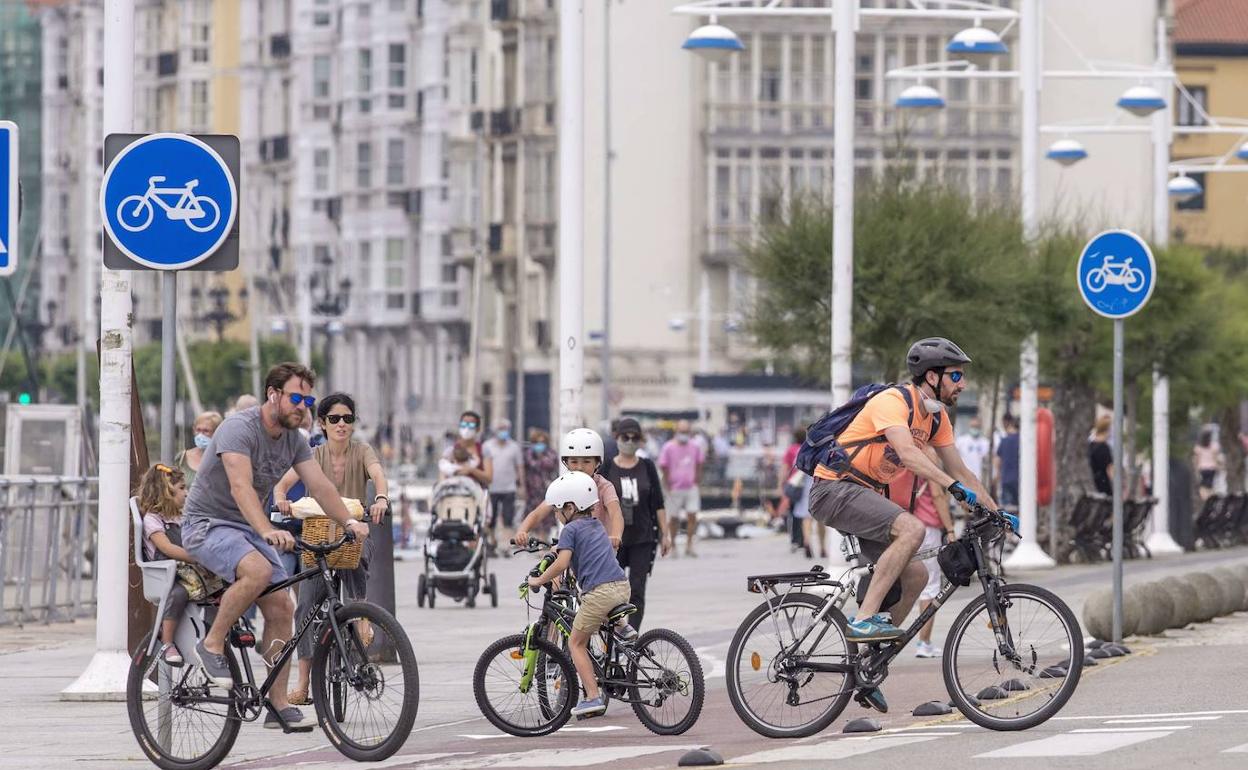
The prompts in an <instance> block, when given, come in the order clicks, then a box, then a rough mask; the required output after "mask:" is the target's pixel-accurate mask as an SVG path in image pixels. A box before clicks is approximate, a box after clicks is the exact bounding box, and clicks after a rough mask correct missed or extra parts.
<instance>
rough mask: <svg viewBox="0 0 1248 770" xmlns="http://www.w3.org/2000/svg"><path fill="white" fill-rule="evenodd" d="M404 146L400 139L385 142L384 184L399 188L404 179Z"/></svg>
mask: <svg viewBox="0 0 1248 770" xmlns="http://www.w3.org/2000/svg"><path fill="white" fill-rule="evenodd" d="M404 155H405V152H404V146H403V140H402V139H391V140H390V141H388V142H386V184H388V185H391V186H393V187H401V186H402V185H403V178H404V166H405V161H404Z"/></svg>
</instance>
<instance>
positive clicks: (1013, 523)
mask: <svg viewBox="0 0 1248 770" xmlns="http://www.w3.org/2000/svg"><path fill="white" fill-rule="evenodd" d="M997 513H999V514H1001V515H1002V516H1003V517H1004V518H1005V520H1006V522H1008V523H1009V525H1010V529H1012V530H1014V534H1016V535H1017V534H1018V533H1019V529H1018V517H1017V516H1015V515H1014V514H1012V513H1006V512H1005V511H997Z"/></svg>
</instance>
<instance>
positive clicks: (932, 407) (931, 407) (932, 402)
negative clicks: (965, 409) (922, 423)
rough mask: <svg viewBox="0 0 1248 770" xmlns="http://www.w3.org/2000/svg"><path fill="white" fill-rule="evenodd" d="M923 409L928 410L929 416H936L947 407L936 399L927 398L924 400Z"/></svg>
mask: <svg viewBox="0 0 1248 770" xmlns="http://www.w3.org/2000/svg"><path fill="white" fill-rule="evenodd" d="M923 408H924V409H926V410H927V413H928V414H936V413H937V412H939V411H940V410H941V409H944V408H945V405H944V404H942V403H941V402H939V401H937V400H936V399H934V398H925V399H923Z"/></svg>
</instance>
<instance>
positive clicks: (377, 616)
mask: <svg viewBox="0 0 1248 770" xmlns="http://www.w3.org/2000/svg"><path fill="white" fill-rule="evenodd" d="M336 618H337V620H338V627H339V629H340V630H341V631H342V643H343V645H345V646H346V650H347V659H346V660H345V661H344V660H342V658H341V654H340V652H339V649H338V640H337V639H335V637H334V634H333V627H332V626H330V625H329V623H328V622H326V624H325V626H324V630H323V631H321V637H320V639H319V640H318V643H317V645H316V649H315V650H313V652H312V691H313V692H314V693H315V696H314V697H313V701H312V702H313V704H314V705H315V706H316V718H317V720H318V721H319V722H320V723H321V729H322V730H324V731H325V735H326V736H327V737H328V738H329V739H330V741H331V742H332V743H333V744H334V747H335V748H336V749H338V751H340V752H342V754H343V756H346V757H347V758H348V759H354V760H355V761H357V762H377V761H380V760H382V759H386V758H387V757H389V756H391V755H392V754H394V752H396V751H398V750H399V748H400V747H402V745H403V743H404V742H405V741H406V740H407V737H408V735H409V734H411V732H412V724H413V723H414V722H415V721H416V709H417V708H418V706H419V704H420V674H419V672H418V670H417V666H416V653H415V652H413V651H412V643H411V642H410V641H409V640H408V638H407V634H406V633H404V632H403V627H402V626H400V625H399V621H397V620H395V618H394V616H393V615H391V614H390V613H389V612H386V611H385V610H383V609H382V608H381V607H378V606H377V605H375V604H369V603H367V602H353V603H351V604H348V605H346V606H344V607H342V608H341V609H339V610H338V613H337V615H336ZM365 620H366V621H368V625H369V626H370V627H371V633H372V639H371V641H370V643H369V644H365V643H364V641H365V639H367V636H368V633H367V632H364V633H363V634H361V622H362V621H365Z"/></svg>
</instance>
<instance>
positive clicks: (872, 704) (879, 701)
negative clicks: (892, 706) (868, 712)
mask: <svg viewBox="0 0 1248 770" xmlns="http://www.w3.org/2000/svg"><path fill="white" fill-rule="evenodd" d="M854 700H856V701H858V704H859V705H860V706H862V707H863V708H864V709H875V710H876V711H878V712H880V713H881V714H887V713H888V701H886V700H884V693H882V692H880V688H878V687H872V688H871V689H870V690H865V689H864V690H859V691H858V694H857V695H856V696H854Z"/></svg>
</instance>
